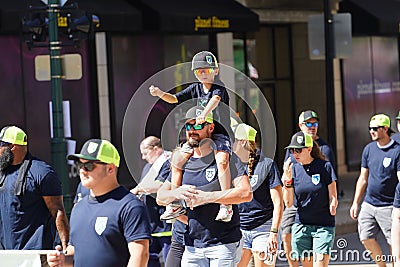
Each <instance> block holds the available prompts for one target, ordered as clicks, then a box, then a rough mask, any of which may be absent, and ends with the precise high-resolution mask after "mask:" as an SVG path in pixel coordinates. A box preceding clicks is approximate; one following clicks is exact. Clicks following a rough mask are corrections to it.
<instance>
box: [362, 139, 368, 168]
mask: <svg viewBox="0 0 400 267" xmlns="http://www.w3.org/2000/svg"><path fill="white" fill-rule="evenodd" d="M368 147H369V145H367V146H366V147H365V148H364V150H363V152H362V156H361V167H363V168H366V169H368V154H369V153H368V152H369V149H368Z"/></svg>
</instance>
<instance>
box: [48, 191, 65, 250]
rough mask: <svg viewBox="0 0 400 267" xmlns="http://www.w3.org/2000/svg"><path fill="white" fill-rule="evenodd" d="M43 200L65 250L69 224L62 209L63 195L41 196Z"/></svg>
mask: <svg viewBox="0 0 400 267" xmlns="http://www.w3.org/2000/svg"><path fill="white" fill-rule="evenodd" d="M43 200H44V202H45V203H46V206H47V208H48V210H49V211H50V214H51V216H52V217H53V219H54V220H55V223H56V227H57V231H58V235H59V236H60V240H61V244H62V248H63V250H65V249H66V248H67V246H68V242H69V224H68V219H67V215H66V213H65V209H64V203H63V196H43Z"/></svg>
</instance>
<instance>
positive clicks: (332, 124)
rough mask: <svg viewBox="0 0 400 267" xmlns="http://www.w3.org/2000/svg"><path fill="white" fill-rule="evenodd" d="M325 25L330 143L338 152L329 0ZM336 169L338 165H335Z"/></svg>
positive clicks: (326, 0)
mask: <svg viewBox="0 0 400 267" xmlns="http://www.w3.org/2000/svg"><path fill="white" fill-rule="evenodd" d="M324 27H325V82H326V111H327V122H328V125H327V126H328V127H327V130H328V143H329V144H330V145H331V146H332V149H333V151H334V152H335V155H337V153H336V119H335V86H334V77H333V75H334V72H333V59H334V57H335V45H334V36H333V17H332V13H331V5H330V1H329V0H324ZM334 168H335V169H336V166H334Z"/></svg>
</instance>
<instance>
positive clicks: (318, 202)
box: [292, 158, 337, 227]
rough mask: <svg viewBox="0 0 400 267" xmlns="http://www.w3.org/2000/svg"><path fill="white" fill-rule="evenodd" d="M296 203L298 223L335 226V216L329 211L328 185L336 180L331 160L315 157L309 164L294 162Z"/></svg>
mask: <svg viewBox="0 0 400 267" xmlns="http://www.w3.org/2000/svg"><path fill="white" fill-rule="evenodd" d="M292 170H293V186H294V205H295V206H296V207H297V213H296V219H295V222H296V223H301V224H306V225H317V226H330V227H334V226H335V216H332V215H331V214H330V211H329V191H328V186H329V185H330V184H331V183H332V182H333V181H336V180H337V178H336V174H335V171H334V170H333V167H332V164H331V163H330V162H329V161H325V160H321V159H317V158H316V159H314V160H313V161H312V162H311V163H310V164H308V165H301V164H300V163H294V164H293V168H292Z"/></svg>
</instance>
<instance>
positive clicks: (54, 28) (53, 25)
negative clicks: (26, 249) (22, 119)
mask: <svg viewBox="0 0 400 267" xmlns="http://www.w3.org/2000/svg"><path fill="white" fill-rule="evenodd" d="M47 11H48V18H49V20H48V27H49V49H50V77H51V102H52V115H53V136H52V138H51V161H52V165H53V167H54V169H55V170H56V171H57V174H58V176H59V177H60V180H61V184H62V189H63V195H64V207H65V210H66V212H67V214H69V213H70V211H71V208H72V203H71V195H70V192H69V181H68V168H67V161H66V155H67V145H66V141H65V138H64V119H63V103H62V100H63V97H62V69H61V56H60V50H61V42H60V40H59V35H58V14H59V12H60V3H59V0H49V1H48V8H47Z"/></svg>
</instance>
